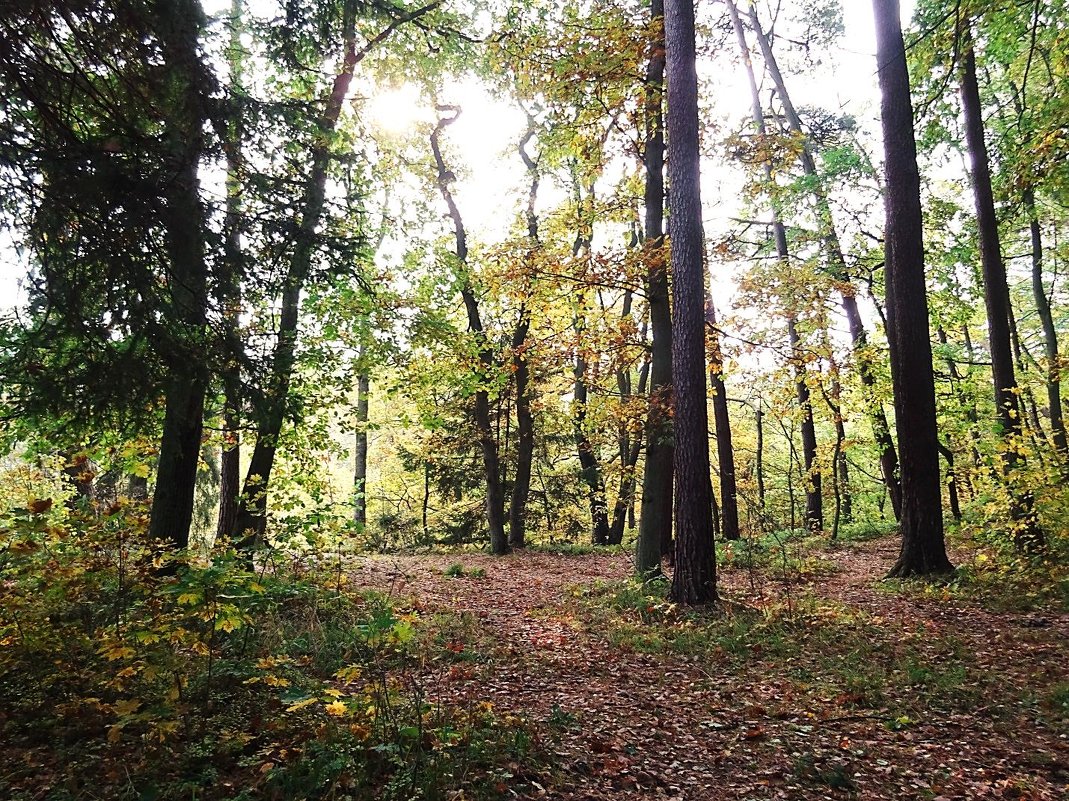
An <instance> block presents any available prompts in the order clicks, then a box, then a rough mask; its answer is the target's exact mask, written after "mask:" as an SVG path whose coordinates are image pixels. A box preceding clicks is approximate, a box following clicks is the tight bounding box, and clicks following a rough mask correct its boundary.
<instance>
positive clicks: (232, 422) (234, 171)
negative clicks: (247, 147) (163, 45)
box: [215, 0, 245, 538]
mask: <svg viewBox="0 0 1069 801" xmlns="http://www.w3.org/2000/svg"><path fill="white" fill-rule="evenodd" d="M244 1H245V0H231V4H230V43H229V45H228V48H227V54H226V55H227V62H228V65H229V68H230V103H231V109H230V113H231V118H230V124H229V130H228V132H227V133H228V136H229V141H228V142H227V143H226V145H225V147H224V151H225V154H226V215H225V218H224V220H223V230H224V233H225V239H224V242H223V265H222V269H221V271H220V277H219V282H218V289H217V301H218V303H219V310H220V312H221V316H222V319H223V334H224V338H225V347H224V354H225V356H224V358H225V362H224V364H223V366H222V370H221V373H222V375H221V378H222V385H223V446H222V448H221V452H220V454H219V517H218V519H217V521H216V526H215V534H216V537H219V538H222V537H227V536H229V535H230V533H231V532H232V531H233V530H234V523H235V521H236V520H237V514H238V494H239V493H240V492H241V368H240V364H239V361H238V353H239V351H240V348H241V342H240V340H239V336H238V329H239V327H240V325H241V277H242V273H243V272H244V266H243V259H242V249H241V245H242V243H241V231H242V207H241V182H242V179H243V176H242V171H243V166H244V165H243V163H242V151H241V143H242V139H243V134H244V132H243V125H242V115H243V104H244V93H243V90H242V77H243V73H244V66H245V57H244V49H243V47H242V44H241V33H242V31H243V30H244V25H243V21H242V6H243V4H244Z"/></svg>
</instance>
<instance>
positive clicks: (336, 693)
mask: <svg viewBox="0 0 1069 801" xmlns="http://www.w3.org/2000/svg"><path fill="white" fill-rule="evenodd" d="M323 695H329V696H330V697H331V698H342V697H344V696H345V693H343V692H342V691H341V690H335V689H334V688H333V687H332V688H331V689H329V690H327V691H325V692H324V693H323Z"/></svg>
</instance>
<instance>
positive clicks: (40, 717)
mask: <svg viewBox="0 0 1069 801" xmlns="http://www.w3.org/2000/svg"><path fill="white" fill-rule="evenodd" d="M143 511H144V510H143V509H141V508H140V507H139V506H130V505H116V506H115V507H113V508H112V509H111V511H110V512H109V513H107V514H105V515H102V516H100V517H95V516H91V515H90V516H85V517H81V518H77V519H72V520H71V521H70V522H69V523H56V522H54V521H50V520H49V518H48V516H47V515H44V514H34V513H31V512H28V511H18V512H13V513H10V514H8V515H7V516H6V518H5V519H4V520H3V523H2V528H0V553H2V556H0V646H2V648H0V697H2V698H3V699H5V700H4V702H3V705H2V706H0V737H2V739H3V740H4V742H5V743H6V747H5V749H3V751H2V753H0V794H2V795H3V796H4V797H5V798H11V799H23V798H25V799H29V798H37V797H41V795H42V793H45V794H48V795H50V797H56V798H62V797H65V795H67V796H71V797H107V798H116V799H122V798H158V799H169V798H174V799H180V798H181V799H186V798H190V797H196V798H198V799H216V798H218V799H223V798H244V799H258V798H295V797H308V798H320V797H332V798H366V797H369V796H375V797H378V798H386V799H388V798H406V799H407V798H426V799H435V798H444V797H446V796H447V795H448V794H454V795H455V794H456V793H458V792H461V793H464V794H465V797H480V796H482V795H484V794H486V793H488V792H490V791H491V790H492V789H493V788H494V787H495V786H496V785H497V783H498V782H499V781H500V780H501V776H502V775H503V773H504V772H506V770H505V768H504V767H503V766H505V765H507V764H510V763H514V762H516V761H517V760H520V759H525V758H526V757H527V756H528V752H529V751H530V749H531V747H532V744H533V738H532V735H531V734H530V733H528V731H527V729H526V727H525V725H524V724H523V722H522V721H519V720H518V719H515V718H511V717H509V718H506V719H499V718H498V717H497V716H496V715H495V714H494V711H493V709H492V707H490V706H489V705H486V704H478V705H474V706H470V707H457V706H451V705H448V704H443V703H441V702H440V700H439V699H436V698H432V697H429V691H428V689H427V687H426V686H425V684H424V681H423V679H422V677H421V675H422V674H421V669H420V665H421V662H422V660H423V659H424V657H425V655H424V654H423V653H421V652H420V650H419V649H420V647H422V640H421V638H420V637H418V636H417V633H418V631H419V629H420V627H421V626H422V621H421V620H420V618H419V616H418V615H417V614H416V613H414V612H405V611H404V610H400V609H397V608H396V607H395V606H394V605H393V604H392V603H391V602H390V601H389V600H388V599H386V598H385V597H383V596H380V595H375V594H366V593H358V592H347V591H343V589H344V582H341V581H338V580H337V576H336V575H335V574H324V575H320V574H319V573H318V572H317V570H319V568H314V569H309V568H308V567H307V566H306V564H303V563H301V562H291V563H289V564H288V565H286V566H284V565H283V564H282V563H279V564H273V563H265V564H263V565H261V566H260V567H259V569H258V570H257V571H255V572H253V571H251V570H249V569H248V566H247V564H246V562H245V560H244V559H242V558H239V557H238V556H237V555H236V554H235V553H234V552H233V551H228V550H223V549H220V550H216V551H215V552H212V553H210V554H207V555H206V556H204V557H195V556H191V555H181V556H172V555H170V554H167V553H166V552H164V551H161V550H159V549H157V548H154V547H152V546H151V545H149V544H146V541H145V534H144V530H143V529H144V522H145V516H144V514H143Z"/></svg>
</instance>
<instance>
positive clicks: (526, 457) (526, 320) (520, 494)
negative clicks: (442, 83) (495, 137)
mask: <svg viewBox="0 0 1069 801" xmlns="http://www.w3.org/2000/svg"><path fill="white" fill-rule="evenodd" d="M534 135H535V128H534V121H533V120H531V119H530V118H528V131H527V133H526V134H525V135H524V137H523V139H521V140H520V145H519V152H520V158H521V159H522V160H523V163H524V166H525V167H527V172H528V174H529V175H530V176H531V188H530V190H529V191H528V193H527V211H526V216H527V238H528V240H529V243H530V248H531V251H532V252H533V251H534V250H535V249H536V248H538V247H539V239H538V216H537V215H536V214H535V203H536V201H537V200H538V185H539V173H538V159H537V158H532V157H531V156H530V155H528V153H527V150H526V147H527V143H528V142H530V140H531V138H532V137H533V136H534ZM530 329H531V317H530V312H529V311H528V310H527V307H526V305H525V304H521V306H520V315H519V319H518V320H517V321H516V328H515V329H513V332H512V376H513V379H514V380H515V382H516V478H515V480H514V481H513V482H512V497H511V498H510V500H509V545H511V546H512V547H513V548H523V547H524V546H525V545H526V544H527V537H526V532H525V529H526V523H527V520H526V514H527V512H526V510H527V499H528V497H529V496H530V494H531V467H532V464H533V462H534V415H533V414H532V413H531V388H530V384H531V372H530V367H529V366H528V363H527V335H528V333H529V332H530Z"/></svg>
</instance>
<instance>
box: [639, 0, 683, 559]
mask: <svg viewBox="0 0 1069 801" xmlns="http://www.w3.org/2000/svg"><path fill="white" fill-rule="evenodd" d="M663 21H664V0H650V24H651V27H652V28H653V29H654V30H659V29H660V26H661V25H662V24H663ZM664 70H665V44H664V40H663V39H662V38H661V37H660V36H659V35H655V37H654V40H653V41H652V42H650V59H649V62H648V64H647V66H646V84H645V91H646V97H645V105H644V115H645V128H646V141H645V143H644V149H643V160H644V161H645V166H646V186H645V192H644V197H643V201H644V204H645V210H646V213H645V221H644V228H645V243H644V245H643V247H644V248H645V251H646V253H645V256H646V303H647V304H648V306H649V312H650V331H651V333H652V335H653V349H652V352H651V363H650V406H649V413H648V415H647V418H646V461H645V464H644V466H643V473H642V511H641V514H640V516H639V521H638V542H637V544H636V549H635V571H636V572H637V574H638V575H639V576H644V577H646V576H651V575H656V574H659V573H660V571H661V559H662V558H663V557H666V556H667V557H670V556H671V543H672V485H673V464H674V461H673V460H674V455H673V439H672V411H671V410H672V315H671V310H670V305H669V300H668V263H667V253H666V252H665V243H664V125H663V119H664V118H663V112H662V108H663V93H664Z"/></svg>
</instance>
